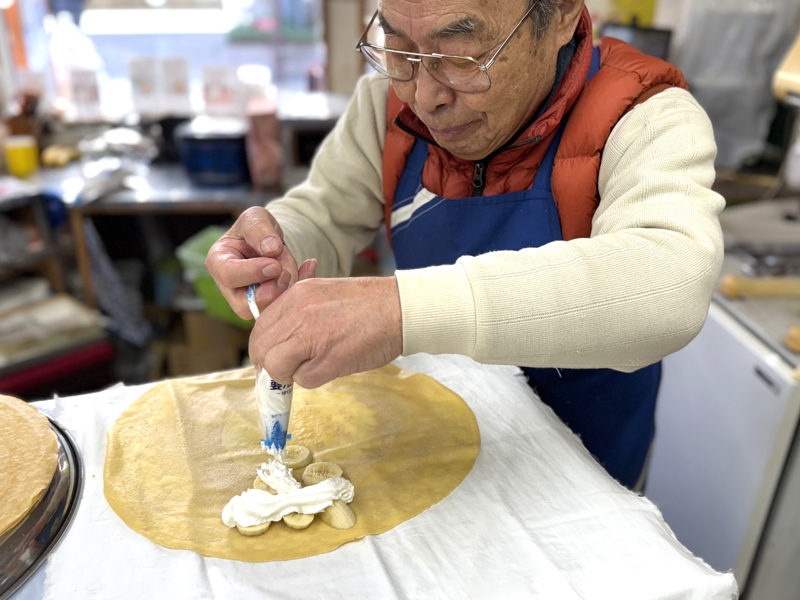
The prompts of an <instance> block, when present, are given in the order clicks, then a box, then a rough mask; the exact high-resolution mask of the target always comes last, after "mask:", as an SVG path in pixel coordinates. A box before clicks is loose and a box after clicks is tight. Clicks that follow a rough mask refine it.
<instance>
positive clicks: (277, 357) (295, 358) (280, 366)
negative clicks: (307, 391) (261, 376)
mask: <svg viewBox="0 0 800 600" xmlns="http://www.w3.org/2000/svg"><path fill="white" fill-rule="evenodd" d="M251 352H252V350H251ZM308 356H309V351H308V349H307V348H305V347H303V346H302V345H301V344H297V343H295V342H294V341H293V340H291V341H289V342H283V343H279V344H276V345H274V346H272V347H270V349H269V350H267V352H266V354H265V355H264V356H261V357H259V356H251V359H252V361H253V362H254V363H259V364H260V365H261V366H262V367H263V368H264V369H265V370H266V371H267V373H269V376H270V377H271V378H272V379H274V380H275V381H277V382H278V383H282V384H284V385H285V384H287V383H292V381H294V373H295V371H296V370H297V368H298V367H299V366H300V365H301V364H303V362H305V361H306V360H307V359H308Z"/></svg>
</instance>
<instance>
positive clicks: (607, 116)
mask: <svg viewBox="0 0 800 600" xmlns="http://www.w3.org/2000/svg"><path fill="white" fill-rule="evenodd" d="M371 26H379V27H380V28H382V29H383V32H384V33H385V46H383V47H382V46H377V45H372V44H369V43H367V41H366V32H365V35H364V37H363V38H362V40H361V41H360V42H359V44H358V48H359V49H360V50H361V52H362V53H363V54H364V56H365V57H366V59H367V61H368V62H369V63H370V64H371V65H372V66H373V67H374V68H375V69H376V70H377V71H378V74H374V75H371V76H367V77H364V78H363V79H362V80H361V81H360V82H359V84H358V87H357V89H356V91H355V93H354V96H353V98H352V101H351V103H350V106H349V108H348V110H347V112H346V114H345V115H344V116H343V117H342V119H341V120H340V121H339V123H338V124H337V126H336V128H335V129H334V131H333V132H332V133H331V135H330V136H328V138H327V139H326V140H325V142H324V143H323V144H322V146H321V148H320V149H319V152H318V154H317V156H316V158H315V161H314V164H313V166H312V169H311V173H310V175H309V178H308V180H307V181H306V182H305V183H304V184H302V185H300V186H299V187H297V188H295V189H293V190H291V191H290V192H289V193H288V194H287V195H286V197H285V198H282V199H280V200H277V201H275V202H273V203H271V204H270V205H269V211H267V210H266V209H263V208H254V209H250V210H249V211H247V212H246V213H244V214H243V215H242V216H241V218H240V219H239V220H238V221H237V222H236V223H235V224H234V226H233V227H232V229H231V230H230V231H229V232H228V233H227V234H226V235H225V236H224V237H223V238H222V239H221V240H220V241H219V242H218V243H217V244H216V245H215V246H214V248H212V250H211V252H210V253H209V256H208V260H207V264H208V268H209V270H210V271H211V273H212V275H213V276H214V277H215V279H216V280H217V283H218V285H219V286H220V288H221V290H222V292H223V293H224V294H225V296H226V298H227V299H228V301H229V302H230V304H231V306H232V307H233V308H234V309H235V310H236V312H237V313H238V314H239V315H241V316H247V315H248V309H247V306H246V301H245V289H246V287H247V286H248V285H250V284H254V283H255V284H261V286H260V288H259V291H258V295H257V300H258V303H259V305H260V306H261V307H262V308H264V309H265V310H264V312H263V314H262V316H261V317H260V318H259V320H258V322H257V323H256V325H255V328H254V330H253V333H252V337H251V342H250V354H251V356H252V358H253V360H254V362H255V363H257V364H259V365H261V366H263V367H264V368H266V370H267V371H268V372H269V373H270V375H271V376H272V377H273V378H275V379H276V380H278V381H281V382H288V381H291V380H294V381H297V382H298V383H299V384H301V385H303V386H306V387H315V386H318V385H321V384H323V383H325V382H327V381H329V380H331V379H333V378H335V377H339V376H343V375H347V374H350V373H354V372H359V371H363V370H367V369H371V368H375V367H378V366H381V365H383V364H385V363H387V362H389V361H391V360H392V359H394V358H395V357H396V356H398V355H399V354H401V353H403V354H411V353H415V352H429V353H457V354H464V355H468V356H471V357H472V358H474V359H475V360H477V361H481V362H486V363H495V364H513V365H519V366H521V367H523V370H524V372H525V374H526V375H527V377H528V378H529V381H530V385H531V386H532V387H533V388H534V390H535V391H536V392H537V393H538V394H539V396H540V397H541V398H542V400H543V401H544V402H546V403H547V404H549V405H550V406H551V407H552V408H553V410H554V411H555V412H556V413H557V414H558V415H559V416H560V417H561V419H562V420H564V422H566V423H567V424H568V425H569V426H570V427H571V428H572V429H573V430H574V431H575V432H576V433H578V434H579V435H580V436H581V438H582V440H583V442H584V444H585V445H586V447H587V448H588V449H589V451H590V452H592V453H593V454H594V455H595V456H596V457H597V458H598V460H599V461H600V462H601V464H603V465H604V466H605V467H606V469H607V470H608V471H609V473H611V475H613V476H614V477H616V478H617V479H618V480H619V481H621V482H622V483H623V484H625V485H627V486H629V487H631V488H635V487H636V486H637V485H639V484H640V483H641V475H642V474H643V473H644V472H645V467H646V459H647V455H648V450H649V447H650V444H651V441H652V438H653V435H654V411H655V398H656V393H657V391H658V384H659V380H660V375H661V371H660V362H659V361H660V360H661V359H662V358H663V357H664V356H666V355H667V354H669V353H671V352H674V351H676V350H678V349H679V348H681V347H683V346H684V345H685V344H687V343H688V342H689V341H690V340H691V339H692V338H693V336H694V335H696V334H697V332H698V331H699V330H700V328H701V327H702V325H703V322H704V319H705V316H706V312H707V309H708V305H709V302H710V298H711V294H712V290H713V287H714V284H715V282H716V279H717V276H718V273H719V268H720V262H721V255H722V249H721V248H722V245H721V234H720V230H719V225H718V222H717V216H718V213H719V212H720V210H721V209H722V207H723V205H724V202H723V200H722V199H721V198H720V197H719V196H718V195H717V194H715V193H713V192H712V191H710V186H711V184H712V182H713V180H714V168H713V162H714V157H715V152H716V148H715V145H714V140H713V133H712V130H711V125H710V123H709V121H708V119H707V117H706V115H705V114H704V112H703V111H702V109H701V108H700V107H699V106H698V104H697V103H696V102H695V100H694V99H693V98H692V96H691V95H690V94H689V93H688V92H687V91H686V84H685V82H684V80H683V77H682V76H681V74H680V73H679V72H678V71H677V70H676V69H674V68H673V67H671V66H670V65H668V64H667V63H664V62H662V61H660V60H657V59H654V58H650V57H647V56H644V55H642V54H640V53H639V52H637V51H636V50H635V49H633V48H631V47H630V46H627V45H625V44H623V43H621V42H618V41H616V40H609V39H605V40H602V41H601V42H600V45H599V48H593V46H592V36H591V32H592V26H591V22H590V19H589V16H588V13H587V11H586V9H585V8H584V5H583V1H582V0H383V1H382V3H381V5H380V8H379V9H378V11H377V13H376V15H375V17H373V23H371ZM382 224H385V225H386V227H387V231H388V233H389V236H390V242H391V245H392V249H393V252H394V254H395V258H396V262H397V265H398V270H397V272H396V273H395V275H394V276H393V277H385V278H344V277H342V278H332V277H335V276H346V275H348V273H349V271H350V266H351V261H352V256H353V254H354V253H356V252H358V251H359V250H360V249H362V248H363V247H364V246H366V245H367V244H368V243H369V242H370V240H371V239H372V238H373V236H374V235H375V233H376V231H377V230H378V229H379V227H380V226H381V225H382ZM299 260H304V261H305V262H303V263H302V265H301V266H300V267H299V269H298V267H297V265H298V262H297V261H299ZM315 272H316V275H320V276H322V277H319V278H315V277H314V275H315ZM323 277H324V278H323ZM296 281H299V283H297V285H292V287H290V285H291V284H293V283H295V282H296Z"/></svg>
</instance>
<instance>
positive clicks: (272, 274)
mask: <svg viewBox="0 0 800 600" xmlns="http://www.w3.org/2000/svg"><path fill="white" fill-rule="evenodd" d="M261 274H262V275H263V276H264V277H266V278H267V279H275V278H276V277H279V276H280V274H281V266H280V265H279V264H277V263H276V264H272V265H268V266H266V267H264V268H263V269H261Z"/></svg>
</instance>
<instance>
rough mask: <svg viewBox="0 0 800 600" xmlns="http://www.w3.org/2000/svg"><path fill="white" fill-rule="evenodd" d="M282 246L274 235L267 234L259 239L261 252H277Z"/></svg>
mask: <svg viewBox="0 0 800 600" xmlns="http://www.w3.org/2000/svg"><path fill="white" fill-rule="evenodd" d="M282 247H283V244H282V243H281V241H280V240H279V239H278V238H276V237H275V236H272V235H271V236H268V237H265V238H264V239H263V240H261V253H262V254H270V253H272V252H277V251H278V250H280V249H281V248H282Z"/></svg>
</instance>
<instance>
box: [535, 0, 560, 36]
mask: <svg viewBox="0 0 800 600" xmlns="http://www.w3.org/2000/svg"><path fill="white" fill-rule="evenodd" d="M558 2H559V0H528V8H532V7H535V8H534V9H533V12H532V13H531V16H530V19H531V22H532V23H533V32H534V34H535V35H536V37H541V36H542V35H543V34H544V32H545V31H547V28H548V27H549V26H550V19H551V18H552V17H553V15H554V14H555V12H556V9H557V8H558Z"/></svg>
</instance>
